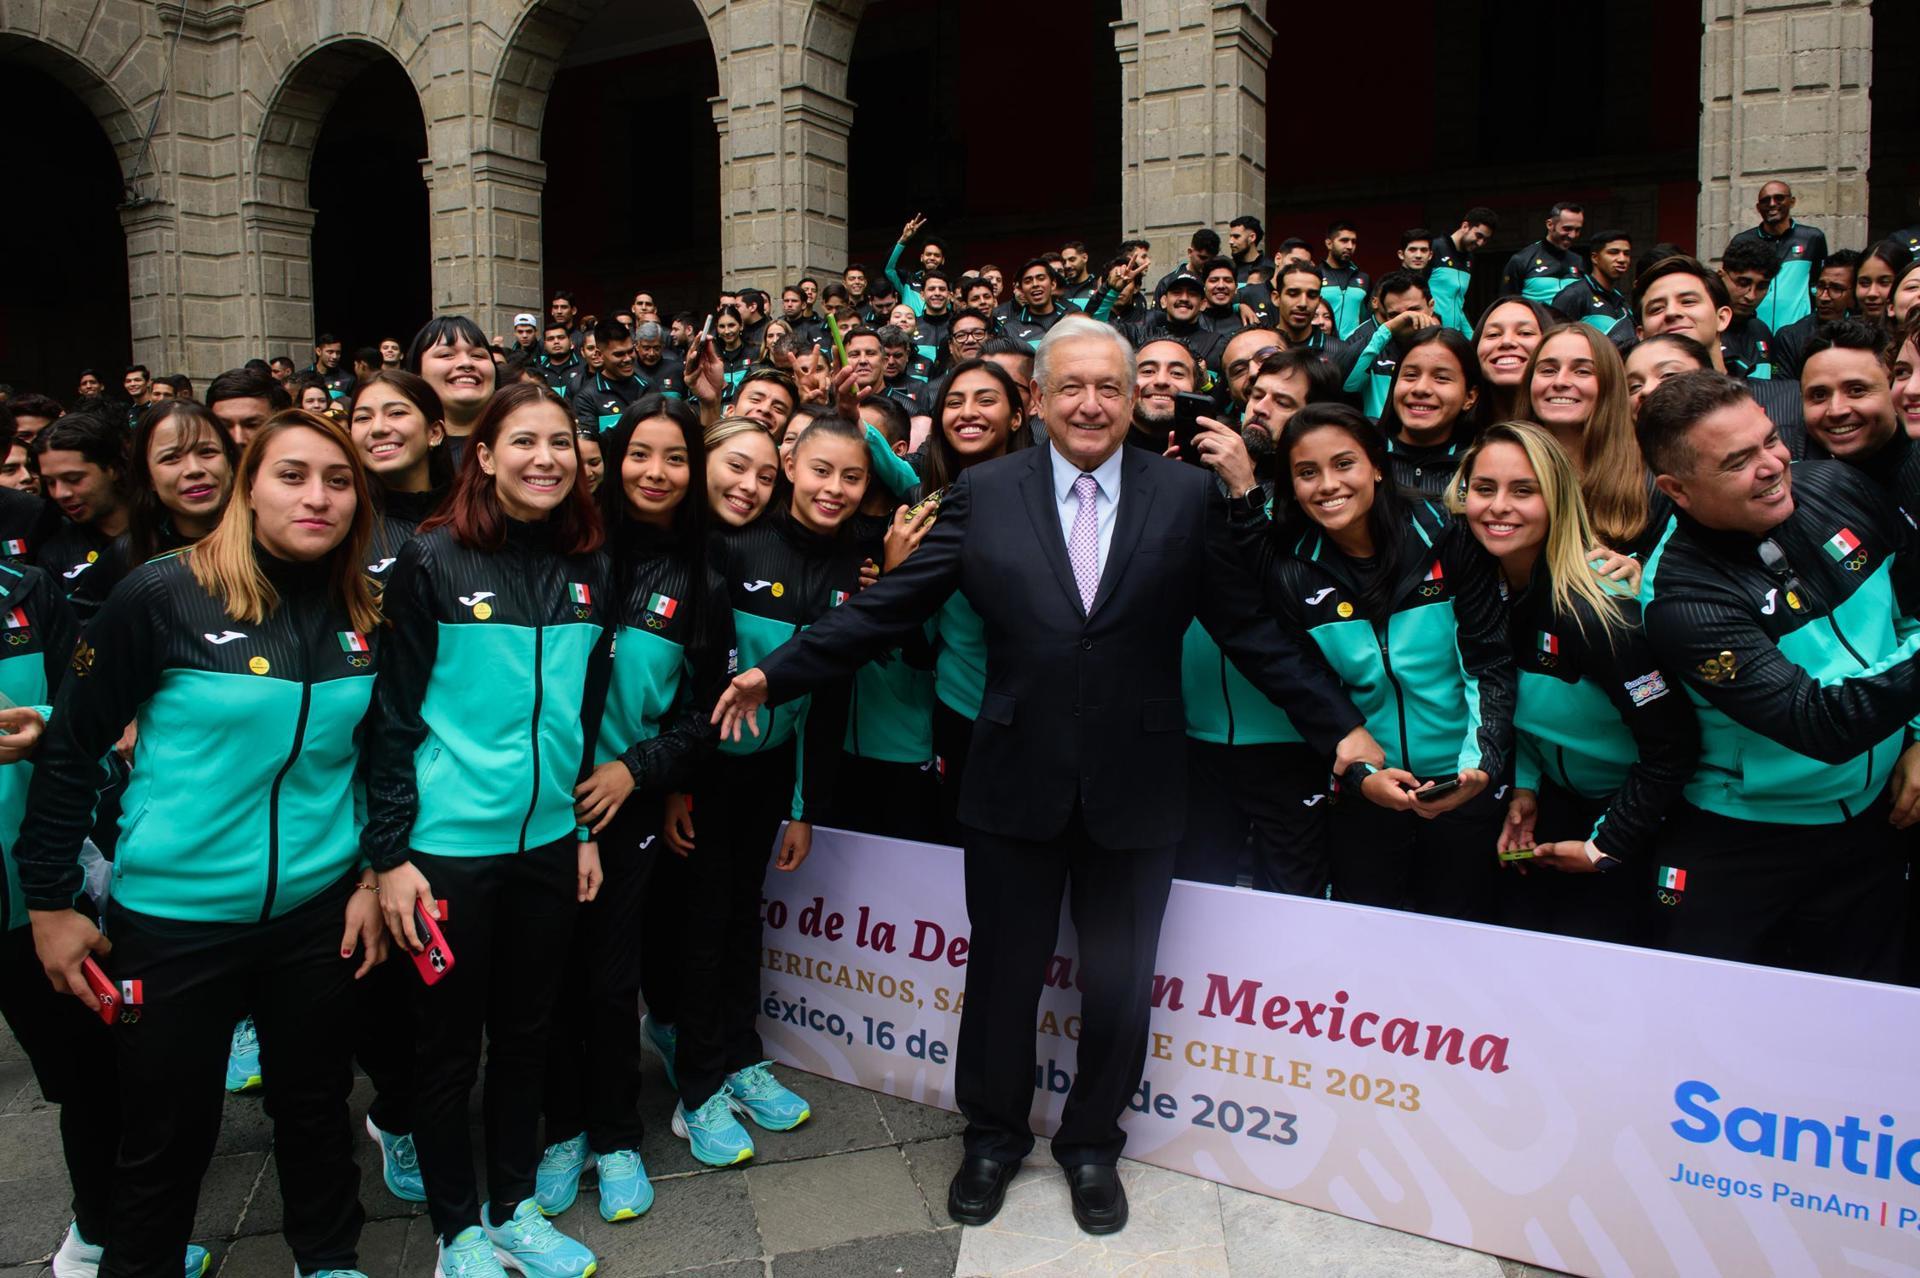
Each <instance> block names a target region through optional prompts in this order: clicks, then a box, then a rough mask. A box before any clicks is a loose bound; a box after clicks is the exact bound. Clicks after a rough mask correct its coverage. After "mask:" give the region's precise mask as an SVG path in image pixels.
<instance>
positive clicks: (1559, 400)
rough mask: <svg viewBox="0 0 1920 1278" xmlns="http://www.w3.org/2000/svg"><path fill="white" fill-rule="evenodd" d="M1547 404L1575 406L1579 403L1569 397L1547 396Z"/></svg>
mask: <svg viewBox="0 0 1920 1278" xmlns="http://www.w3.org/2000/svg"><path fill="white" fill-rule="evenodd" d="M1547 402H1548V403H1549V404H1577V403H1579V402H1580V401H1579V400H1577V399H1575V398H1574V397H1573V396H1571V395H1549V396H1547Z"/></svg>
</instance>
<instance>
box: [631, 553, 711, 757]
mask: <svg viewBox="0 0 1920 1278" xmlns="http://www.w3.org/2000/svg"><path fill="white" fill-rule="evenodd" d="M694 570H695V571H696V572H701V571H704V572H706V573H707V579H708V580H707V596H706V603H705V605H704V606H703V608H702V609H701V614H702V615H701V616H699V617H697V618H695V621H696V623H697V629H696V630H695V632H694V635H693V642H692V643H690V644H689V645H688V646H687V664H686V670H685V672H684V674H683V675H682V678H681V683H680V691H679V694H678V696H677V697H676V700H675V705H674V711H673V719H672V722H671V723H670V724H669V725H668V726H666V727H665V728H664V729H663V730H662V731H661V732H660V734H659V735H658V736H655V737H653V738H652V739H651V740H647V741H636V742H634V743H633V744H632V745H631V746H629V747H627V749H626V751H625V752H624V753H622V754H621V756H620V761H621V762H622V763H624V764H626V765H627V771H629V772H631V773H632V774H633V784H634V788H635V789H638V790H642V791H647V792H654V793H658V792H665V791H670V790H684V789H686V788H687V787H688V786H690V785H692V784H693V769H694V766H695V765H696V764H697V763H698V762H699V761H700V760H701V759H703V758H705V757H706V756H707V754H709V753H710V752H711V751H712V750H713V748H714V746H715V745H717V744H718V743H719V740H720V730H719V729H718V728H717V727H715V726H714V724H713V707H714V704H715V703H716V702H717V701H719V700H720V694H721V693H722V692H723V691H725V689H726V686H727V679H728V671H727V658H728V655H729V654H730V653H731V652H732V651H733V609H732V608H731V607H729V606H728V604H727V583H726V582H725V581H724V580H723V579H722V578H721V577H720V576H719V575H718V574H716V573H714V572H712V571H711V570H708V569H706V568H705V567H704V566H702V565H698V564H696V565H695V569H694Z"/></svg>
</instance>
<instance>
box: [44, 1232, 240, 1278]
mask: <svg viewBox="0 0 1920 1278" xmlns="http://www.w3.org/2000/svg"><path fill="white" fill-rule="evenodd" d="M105 1253H106V1247H105V1246H104V1245H102V1246H95V1245H94V1244H92V1243H90V1242H88V1241H87V1240H86V1239H84V1238H82V1237H81V1236H80V1222H79V1221H74V1222H73V1223H72V1224H70V1225H68V1226H67V1236H66V1237H65V1238H62V1239H61V1240H60V1250H59V1251H56V1252H54V1253H53V1275H54V1278H98V1275H99V1273H100V1257H101V1256H102V1255H104V1254H105ZM212 1263H213V1257H212V1256H210V1255H208V1254H207V1249H206V1248H205V1247H196V1246H194V1245H193V1244H191V1243H189V1244H188V1245H187V1267H186V1269H185V1271H184V1272H185V1274H186V1278H200V1276H201V1275H202V1274H204V1273H206V1272H207V1266H209V1265H211V1264H212Z"/></svg>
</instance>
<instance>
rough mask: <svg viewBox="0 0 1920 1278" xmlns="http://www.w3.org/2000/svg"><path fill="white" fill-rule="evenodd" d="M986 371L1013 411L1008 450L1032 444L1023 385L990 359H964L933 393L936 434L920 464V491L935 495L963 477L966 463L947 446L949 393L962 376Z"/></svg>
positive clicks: (1008, 428) (949, 445)
mask: <svg viewBox="0 0 1920 1278" xmlns="http://www.w3.org/2000/svg"><path fill="white" fill-rule="evenodd" d="M972 372H983V373H986V374H988V375H989V376H991V377H992V378H993V380H995V381H996V382H999V383H1000V389H1001V390H1002V391H1004V392H1006V396H1007V405H1008V407H1009V408H1010V409H1011V411H1012V416H1013V421H1012V424H1011V425H1010V426H1008V427H1007V451H1008V452H1013V451H1014V450H1015V449H1018V448H1025V447H1026V446H1027V444H1028V443H1029V442H1030V437H1029V434H1028V431H1027V413H1026V408H1025V407H1024V405H1025V403H1026V401H1025V400H1024V399H1023V398H1022V397H1021V394H1020V383H1018V382H1016V381H1014V380H1013V374H1012V373H1009V372H1008V371H1007V370H1006V369H1004V368H1002V367H1000V365H999V364H997V363H995V362H994V361H992V360H990V359H980V358H979V357H977V356H976V357H975V358H973V359H969V360H964V361H962V362H961V363H958V364H955V365H954V366H953V367H952V368H951V369H950V370H948V372H947V375H946V376H945V377H943V378H941V379H940V385H939V386H938V388H936V389H935V390H934V393H933V433H932V434H931V435H929V436H928V437H927V451H926V454H925V456H924V457H923V458H922V460H921V463H920V491H922V492H925V493H931V492H935V491H937V490H939V489H942V488H945V487H946V486H947V485H948V484H951V483H952V482H953V481H954V480H956V479H958V478H959V477H960V472H961V470H963V469H964V468H965V467H966V465H967V463H966V462H965V461H964V460H963V459H962V458H961V457H960V455H959V454H958V453H956V452H954V451H953V446H952V445H951V444H949V443H947V432H946V416H947V393H948V392H949V391H951V390H952V389H953V384H954V382H955V381H956V380H958V379H959V378H960V376H961V375H962V374H963V373H972Z"/></svg>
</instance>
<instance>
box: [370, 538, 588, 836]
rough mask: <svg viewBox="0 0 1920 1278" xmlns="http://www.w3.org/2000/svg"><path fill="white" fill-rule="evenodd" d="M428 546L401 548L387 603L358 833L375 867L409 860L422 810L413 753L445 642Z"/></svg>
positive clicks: (419, 543) (422, 731) (422, 733)
mask: <svg viewBox="0 0 1920 1278" xmlns="http://www.w3.org/2000/svg"><path fill="white" fill-rule="evenodd" d="M425 544H426V543H424V542H422V541H420V540H419V539H418V538H415V539H414V540H412V541H409V542H407V544H406V545H404V546H402V547H401V548H400V554H399V555H398V556H397V558H396V560H395V562H394V565H393V572H392V575H391V576H389V577H388V578H387V590H386V594H385V596H384V598H383V600H382V608H383V610H384V611H385V613H386V616H387V622H388V624H389V625H390V626H391V627H392V630H391V632H390V633H389V634H387V635H386V637H385V639H384V642H383V645H382V648H381V652H380V673H379V674H378V675H377V676H375V678H374V681H373V713H372V716H371V718H370V720H369V729H370V730H369V731H368V733H367V737H366V758H367V824H366V828H365V829H363V830H362V831H361V832H360V852H361V855H362V856H364V857H366V859H367V860H368V861H369V862H370V863H371V864H372V865H373V868H374V869H376V870H391V869H393V868H394V867H395V866H397V865H400V864H402V863H404V862H405V861H406V859H407V851H408V849H407V841H408V838H409V837H410V836H411V835H412V833H413V819H414V817H415V816H417V815H418V814H419V811H420V790H419V786H418V784H417V783H416V781H415V778H414V770H413V753H414V751H415V750H418V749H419V748H420V743H421V742H423V741H425V740H426V739H427V722H426V720H425V719H423V718H421V717H420V706H421V703H422V701H424V700H425V698H426V695H427V681H428V680H429V679H430V678H431V677H432V676H433V662H434V657H435V655H436V654H437V653H438V652H439V647H440V629H439V621H438V619H437V618H436V617H435V616H434V612H433V582H432V578H431V576H430V566H429V564H428V562H427V560H428V557H429V552H428V551H427V550H426V549H425ZM602 695H603V698H604V692H603V694H602Z"/></svg>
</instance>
